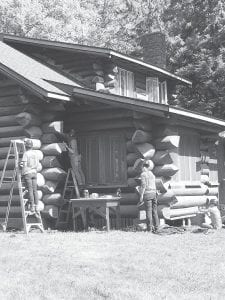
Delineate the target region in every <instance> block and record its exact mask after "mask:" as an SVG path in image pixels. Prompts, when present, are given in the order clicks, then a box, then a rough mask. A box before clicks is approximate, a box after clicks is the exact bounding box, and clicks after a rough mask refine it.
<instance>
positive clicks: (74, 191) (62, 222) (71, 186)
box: [56, 168, 80, 229]
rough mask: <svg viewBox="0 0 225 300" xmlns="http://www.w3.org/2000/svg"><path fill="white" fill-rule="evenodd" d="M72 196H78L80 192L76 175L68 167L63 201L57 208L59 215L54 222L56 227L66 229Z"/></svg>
mask: <svg viewBox="0 0 225 300" xmlns="http://www.w3.org/2000/svg"><path fill="white" fill-rule="evenodd" d="M73 197H76V198H79V197H80V192H79V187H78V183H77V180H76V175H75V173H74V172H73V169H72V168H69V169H68V172H67V176H66V181H65V185H64V188H63V193H62V199H63V203H62V205H61V207H60V209H59V216H58V219H57V222H56V228H57V229H67V227H68V225H69V218H70V213H71V203H70V199H71V198H73Z"/></svg>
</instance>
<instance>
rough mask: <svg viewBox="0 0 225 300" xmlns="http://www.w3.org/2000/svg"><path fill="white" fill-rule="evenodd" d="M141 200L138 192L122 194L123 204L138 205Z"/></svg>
mask: <svg viewBox="0 0 225 300" xmlns="http://www.w3.org/2000/svg"><path fill="white" fill-rule="evenodd" d="M138 201H139V195H138V194H137V193H122V194H121V200H120V204H121V205H130V204H134V205H136V204H137V203H138Z"/></svg>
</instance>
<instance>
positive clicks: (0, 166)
mask: <svg viewBox="0 0 225 300" xmlns="http://www.w3.org/2000/svg"><path fill="white" fill-rule="evenodd" d="M5 158H6V157H5ZM5 158H4V159H0V170H3V168H4V165H5V162H6V159H5ZM14 168H15V159H11V158H10V159H9V160H8V163H7V170H13V169H14Z"/></svg>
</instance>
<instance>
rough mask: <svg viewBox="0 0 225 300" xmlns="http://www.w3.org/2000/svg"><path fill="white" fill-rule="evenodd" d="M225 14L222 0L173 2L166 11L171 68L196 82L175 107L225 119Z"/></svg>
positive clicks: (182, 90) (184, 90) (182, 91)
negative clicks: (224, 117) (178, 106)
mask: <svg viewBox="0 0 225 300" xmlns="http://www.w3.org/2000/svg"><path fill="white" fill-rule="evenodd" d="M224 13H225V4H224V3H223V2H222V1H219V0H213V1H212V0H204V1H202V0H196V1H190V0H189V1H177V0H171V3H170V6H169V7H168V9H167V10H166V11H165V12H164V21H165V24H166V28H167V41H168V57H169V59H168V61H169V67H170V68H171V70H172V71H174V72H176V73H177V74H179V75H181V76H185V77H188V78H189V79H190V80H191V81H192V82H193V87H192V89H187V88H184V87H180V88H179V89H178V91H177V92H178V97H177V98H176V99H175V100H173V101H172V104H175V105H181V106H183V107H186V108H188V109H192V110H197V111H200V112H204V113H207V114H212V115H214V116H220V117H221V116H222V117H223V116H225V97H224V95H225V76H224V75H225V60H224V59H225V55H224V42H223V40H224V33H225V30H224V24H225V19H224Z"/></svg>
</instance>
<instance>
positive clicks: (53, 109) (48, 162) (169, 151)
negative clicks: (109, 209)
mask: <svg viewBox="0 0 225 300" xmlns="http://www.w3.org/2000/svg"><path fill="white" fill-rule="evenodd" d="M143 49H144V52H143V59H137V58H134V57H131V56H128V55H124V54H122V53H119V52H117V51H113V50H110V49H105V48H98V47H92V46H85V45H76V44H69V43H62V42H57V41H48V40H38V39H31V38H25V37H18V36H12V35H8V34H2V35H1V38H0V51H1V52H0V53H1V56H0V168H1V170H2V169H3V166H4V161H5V157H6V154H7V150H8V146H9V142H10V140H11V139H15V138H16V139H17V138H24V137H29V138H32V139H33V141H34V145H35V149H36V150H37V151H38V153H39V155H40V158H41V159H42V160H41V165H40V168H39V173H38V189H39V197H40V203H41V205H42V209H43V216H46V217H51V218H53V219H57V216H58V209H59V207H60V205H61V204H62V201H63V199H62V187H63V183H64V181H65V176H66V172H67V167H66V163H65V155H64V153H65V147H64V145H63V144H62V140H61V139H60V134H63V133H66V132H69V131H70V130H71V129H74V130H75V132H76V135H77V141H78V148H79V153H80V154H81V157H82V159H81V164H82V170H83V172H84V175H85V185H82V186H80V189H81V190H82V189H84V188H85V189H88V190H89V191H90V192H91V193H92V192H95V193H96V192H97V193H99V194H115V193H116V191H117V189H118V188H120V189H121V191H122V199H121V216H122V223H123V226H126V225H132V224H133V223H135V222H143V219H144V218H145V216H144V213H143V208H140V209H139V210H138V208H137V205H136V204H137V202H138V193H137V187H138V184H139V175H140V171H141V165H142V163H143V161H144V160H145V159H148V160H149V159H150V160H152V161H153V163H154V170H153V172H154V174H155V176H156V178H157V189H158V191H159V196H158V204H159V205H158V212H159V216H160V218H161V220H162V221H163V220H166V221H171V220H176V219H181V220H185V219H188V220H189V221H190V220H193V222H194V221H196V220H197V218H196V216H198V207H199V206H202V205H204V204H205V203H206V201H207V199H209V198H210V199H211V198H213V199H218V197H219V200H220V206H221V209H222V211H223V209H224V205H225V198H224V177H225V169H224V145H223V139H222V138H220V137H219V135H218V134H219V133H220V132H222V131H224V130H225V121H223V120H220V119H217V118H214V117H210V116H207V115H203V114H199V113H196V112H193V111H188V110H185V109H183V108H180V107H175V106H172V105H169V103H170V99H171V97H173V93H174V89H175V87H176V85H187V86H189V87H190V88H191V84H192V83H191V82H190V81H189V80H187V79H185V78H182V77H180V76H177V75H175V74H172V73H170V72H169V71H167V70H166V68H165V39H164V37H163V36H162V35H161V34H160V33H154V34H151V35H148V36H147V37H145V39H144V40H143ZM12 168H13V161H10V162H9V165H8V170H7V172H8V173H10V172H12V170H11V169H12ZM8 191H9V187H8V186H7V185H5V186H3V187H2V188H1V190H0V218H3V217H4V213H5V210H6V203H7V193H8ZM13 203H14V206H13V207H12V210H11V218H10V220H11V222H12V224H14V223H15V222H16V221H15V220H16V217H17V215H18V214H19V213H20V212H19V207H18V196H16V195H15V196H14V198H13ZM14 219H15V220H14ZM111 221H112V223H113V221H114V217H113V215H112V216H111Z"/></svg>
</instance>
